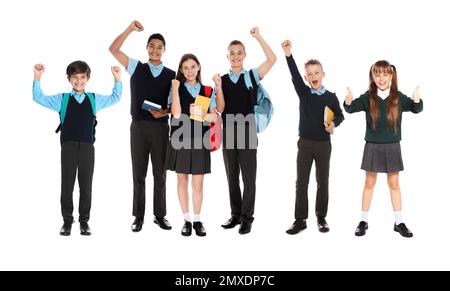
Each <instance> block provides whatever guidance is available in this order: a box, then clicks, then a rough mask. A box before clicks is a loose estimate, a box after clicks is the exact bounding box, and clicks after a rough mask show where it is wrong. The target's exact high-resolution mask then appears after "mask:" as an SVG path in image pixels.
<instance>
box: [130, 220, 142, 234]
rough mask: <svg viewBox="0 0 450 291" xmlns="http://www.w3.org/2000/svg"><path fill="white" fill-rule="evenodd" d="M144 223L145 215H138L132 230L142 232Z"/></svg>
mask: <svg viewBox="0 0 450 291" xmlns="http://www.w3.org/2000/svg"><path fill="white" fill-rule="evenodd" d="M143 224H144V218H143V217H136V219H135V220H134V222H133V225H131V230H132V231H133V232H140V231H141V230H142V225H143Z"/></svg>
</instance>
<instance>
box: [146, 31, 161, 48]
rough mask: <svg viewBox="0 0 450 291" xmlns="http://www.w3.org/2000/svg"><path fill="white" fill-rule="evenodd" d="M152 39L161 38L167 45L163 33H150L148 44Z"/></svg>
mask: <svg viewBox="0 0 450 291" xmlns="http://www.w3.org/2000/svg"><path fill="white" fill-rule="evenodd" d="M152 39H159V40H160V41H162V43H163V45H164V47H166V40H165V39H164V36H162V34H160V33H154V34H152V35H150V37H149V38H148V41H147V45H148V44H149V43H150V41H151V40H152Z"/></svg>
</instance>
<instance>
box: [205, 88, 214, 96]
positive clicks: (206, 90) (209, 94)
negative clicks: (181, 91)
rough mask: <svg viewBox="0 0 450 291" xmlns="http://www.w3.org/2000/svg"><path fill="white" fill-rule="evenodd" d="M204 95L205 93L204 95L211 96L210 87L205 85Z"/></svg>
mask: <svg viewBox="0 0 450 291" xmlns="http://www.w3.org/2000/svg"><path fill="white" fill-rule="evenodd" d="M205 95H206V97H211V95H212V87H209V86H205Z"/></svg>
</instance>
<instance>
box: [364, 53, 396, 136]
mask: <svg viewBox="0 0 450 291" xmlns="http://www.w3.org/2000/svg"><path fill="white" fill-rule="evenodd" d="M379 73H387V74H389V75H392V80H391V89H390V91H389V96H388V98H387V99H386V102H387V117H388V124H389V128H390V129H391V130H392V131H394V132H396V131H397V121H398V83H397V69H396V68H395V66H393V65H391V64H390V63H389V62H388V61H378V62H376V63H375V64H373V65H372V67H371V68H370V72H369V93H370V98H369V101H370V106H369V108H370V116H371V117H372V129H373V130H376V128H377V121H378V119H379V118H380V112H379V111H380V108H379V100H378V88H377V85H376V84H375V80H374V75H375V74H379Z"/></svg>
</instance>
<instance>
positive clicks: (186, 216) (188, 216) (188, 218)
mask: <svg viewBox="0 0 450 291" xmlns="http://www.w3.org/2000/svg"><path fill="white" fill-rule="evenodd" d="M183 215H184V220H185V221H187V222H191V215H190V214H189V212H186V213H185V214H183Z"/></svg>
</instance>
